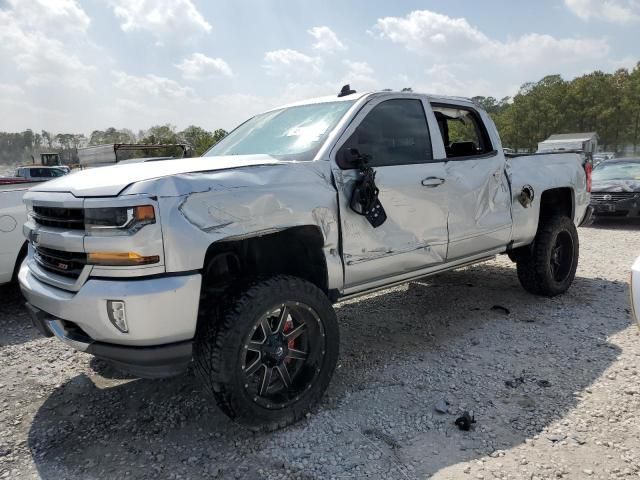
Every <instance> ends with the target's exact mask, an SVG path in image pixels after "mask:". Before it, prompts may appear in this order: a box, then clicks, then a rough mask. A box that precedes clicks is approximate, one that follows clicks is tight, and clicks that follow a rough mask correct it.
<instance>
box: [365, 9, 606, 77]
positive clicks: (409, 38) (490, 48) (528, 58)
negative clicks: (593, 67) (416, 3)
mask: <svg viewBox="0 0 640 480" xmlns="http://www.w3.org/2000/svg"><path fill="white" fill-rule="evenodd" d="M375 30H376V31H377V32H378V34H379V35H380V37H381V38H385V39H388V40H390V41H392V42H394V43H398V44H401V45H404V46H405V48H407V49H408V50H410V51H413V52H415V53H417V54H419V55H425V56H431V57H434V58H436V59H441V60H446V59H450V58H456V59H460V58H461V57H464V58H465V59H471V60H478V59H485V60H491V61H492V62H501V63H504V64H514V63H517V64H520V65H525V64H538V63H539V62H540V61H545V62H547V64H548V65H549V64H554V63H555V64H560V65H562V64H565V63H567V62H570V63H576V62H579V61H583V60H585V59H590V60H592V59H600V58H603V57H605V56H606V55H607V54H608V53H609V45H608V43H607V42H606V40H603V39H574V38H560V39H558V38H555V37H553V36H551V35H542V34H537V33H530V34H526V35H523V36H521V37H519V38H516V39H511V40H508V41H506V42H502V41H499V40H496V39H492V38H490V37H488V36H487V35H486V34H484V33H483V32H482V31H480V30H479V29H478V28H476V27H474V26H473V25H471V24H470V23H469V22H468V21H467V20H466V19H465V18H452V17H449V16H447V15H442V14H439V13H435V12H432V11H429V10H417V11H414V12H411V13H410V14H409V15H407V16H406V17H386V18H381V19H378V22H377V24H376V26H375Z"/></svg>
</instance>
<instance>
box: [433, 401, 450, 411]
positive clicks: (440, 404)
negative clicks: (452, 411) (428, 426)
mask: <svg viewBox="0 0 640 480" xmlns="http://www.w3.org/2000/svg"><path fill="white" fill-rule="evenodd" d="M433 408H434V409H435V410H436V412H438V413H447V412H448V411H449V402H447V401H446V400H445V399H444V398H441V399H440V400H438V401H437V402H436V404H435V405H434V407H433Z"/></svg>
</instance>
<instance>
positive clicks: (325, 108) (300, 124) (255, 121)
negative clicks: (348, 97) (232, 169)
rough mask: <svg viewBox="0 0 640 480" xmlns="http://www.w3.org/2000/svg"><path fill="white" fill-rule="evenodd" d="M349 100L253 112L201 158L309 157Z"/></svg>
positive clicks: (348, 104)
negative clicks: (260, 155) (258, 112)
mask: <svg viewBox="0 0 640 480" xmlns="http://www.w3.org/2000/svg"><path fill="white" fill-rule="evenodd" d="M351 105H353V101H342V102H331V103H316V104H312V105H300V106H298V107H289V108H281V109H279V110H273V111H271V112H267V113H263V114H260V115H256V116H255V117H253V118H252V119H250V120H248V121H246V122H245V123H243V124H242V125H240V126H239V127H238V128H236V129H235V130H234V131H232V132H231V133H230V134H229V135H227V136H226V137H224V138H223V139H222V140H220V142H218V143H217V144H216V145H214V146H213V147H212V148H211V149H210V150H209V151H208V152H206V153H205V154H204V156H205V157H218V156H222V155H253V154H266V155H272V156H274V157H279V158H285V159H286V158H290V157H292V156H295V160H313V157H314V156H315V155H316V153H318V150H319V149H320V147H321V146H322V144H323V142H324V140H325V139H326V138H327V135H328V134H329V132H331V130H332V129H333V127H335V126H336V124H337V123H338V121H339V120H340V118H342V116H343V115H344V114H345V112H346V111H347V110H348V109H349V107H351Z"/></svg>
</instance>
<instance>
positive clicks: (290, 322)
mask: <svg viewBox="0 0 640 480" xmlns="http://www.w3.org/2000/svg"><path fill="white" fill-rule="evenodd" d="M291 330H293V320H291V317H289V318H288V319H287V323H285V324H284V328H283V329H282V331H283V332H284V333H285V334H286V333H288V332H290V331H291ZM287 347H289V348H294V349H295V348H296V341H295V339H293V338H292V339H291V340H289V341H288V342H287ZM291 360H293V359H292V358H287V359H286V360H285V363H291Z"/></svg>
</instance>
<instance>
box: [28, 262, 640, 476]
mask: <svg viewBox="0 0 640 480" xmlns="http://www.w3.org/2000/svg"><path fill="white" fill-rule="evenodd" d="M603 294H606V295H607V296H608V298H610V299H612V301H614V302H615V303H616V305H619V307H617V308H616V309H614V310H612V308H611V304H612V303H611V302H608V303H607V305H605V306H601V305H600V302H599V301H598V299H599V298H601V296H602V295H603ZM626 298H627V297H626V285H625V284H624V283H622V282H612V281H608V280H603V279H595V278H581V277H578V278H577V279H576V282H575V284H574V286H573V287H572V289H571V290H570V292H568V293H567V294H566V295H563V296H561V297H556V298H553V299H547V298H538V297H534V296H531V295H529V294H527V293H525V292H523V291H522V290H521V289H520V287H519V285H518V281H517V278H516V276H515V270H514V269H513V268H510V267H508V266H506V265H505V264H500V263H494V262H492V263H489V264H484V265H479V266H475V267H470V268H467V269H465V270H462V271H457V272H450V273H446V274H442V275H440V276H438V277H435V278H430V279H425V280H424V281H418V282H413V283H412V284H409V286H408V287H407V286H405V287H397V288H395V289H391V290H388V291H385V292H384V293H379V294H372V295H369V296H367V297H363V298H361V299H358V300H352V301H349V302H345V303H342V304H340V305H338V306H337V312H338V317H339V321H340V323H341V335H342V338H341V359H340V362H339V366H338V369H337V370H336V373H335V376H334V379H333V381H332V384H331V386H330V388H329V390H328V392H327V394H326V395H325V397H324V399H323V400H322V402H321V403H320V405H318V406H317V407H316V408H315V409H314V411H313V413H312V415H311V416H310V417H309V418H307V419H304V420H302V421H301V422H299V423H298V424H296V425H294V426H291V427H289V428H286V429H283V430H280V431H277V432H274V433H270V434H255V433H251V432H249V431H246V430H244V429H243V428H241V427H239V426H237V425H236V424H234V423H232V422H231V421H229V420H228V419H227V418H226V417H225V416H223V415H222V414H221V413H220V412H219V411H218V410H217V408H216V406H215V404H214V402H213V401H211V399H210V398H209V397H208V396H206V395H205V394H204V393H203V392H202V391H201V389H200V386H199V385H198V383H197V382H196V381H195V379H194V378H193V375H192V374H187V375H184V376H181V377H176V378H173V379H166V380H156V381H148V380H127V379H119V378H117V376H116V379H115V380H114V379H109V378H105V377H103V376H101V375H95V376H91V377H89V376H85V375H80V376H76V377H74V378H72V379H71V380H69V381H67V382H66V383H64V384H62V385H61V386H60V387H59V388H57V389H56V390H55V391H54V392H53V393H51V394H50V395H49V397H48V398H47V399H46V400H45V401H44V403H43V404H42V406H41V407H40V408H39V410H38V411H37V412H36V414H35V417H34V419H33V422H32V425H31V428H30V431H29V436H28V446H29V448H30V450H31V454H32V458H33V460H34V462H35V464H36V467H37V469H38V473H39V474H40V476H41V477H42V478H45V479H48V478H51V479H53V478H62V477H64V478H84V477H86V476H87V475H90V476H92V477H98V478H102V477H108V478H112V477H113V478H121V477H124V476H125V475H127V476H128V477H129V478H149V477H156V478H170V477H171V478H177V477H176V475H179V476H182V477H185V478H201V477H206V476H209V477H212V478H227V477H232V478H233V477H235V478H247V479H253V478H263V477H264V476H266V475H267V473H268V474H269V476H272V475H273V476H277V475H278V474H282V475H284V476H285V477H287V478H288V477H289V476H295V477H299V478H328V477H330V476H331V475H333V474H336V473H340V474H341V475H352V476H353V477H362V476H365V475H366V473H367V472H370V475H371V476H372V477H373V478H381V477H383V478H411V479H413V478H424V476H425V475H428V474H433V473H435V472H436V471H438V470H440V469H442V468H445V467H448V466H452V465H455V464H457V463H459V462H462V461H468V460H472V459H475V458H478V457H481V456H483V455H486V454H489V453H491V452H492V451H494V450H496V449H508V448H511V447H514V446H517V445H519V444H521V443H523V442H524V441H525V439H526V438H531V437H532V436H533V435H536V434H538V433H540V432H542V431H543V429H544V428H545V427H547V426H549V425H550V424H552V423H553V422H554V421H555V420H557V419H559V418H561V417H563V416H564V415H565V414H566V413H567V412H568V411H569V410H571V409H572V408H574V407H575V406H576V404H577V402H578V400H579V398H578V394H586V393H585V389H587V388H588V387H589V386H590V385H591V384H592V383H593V382H595V381H596V380H597V379H598V378H599V377H600V376H601V375H602V374H603V372H604V371H605V370H606V369H607V368H608V367H609V366H610V365H611V364H612V363H613V362H614V361H615V360H616V357H617V356H618V355H619V353H620V349H619V348H618V347H617V346H615V345H612V344H610V343H608V342H607V340H606V339H607V338H608V337H609V336H611V335H613V334H615V333H616V332H618V331H621V330H623V329H625V328H627V327H628V326H629V325H630V323H631V320H630V318H629V315H628V313H627V312H626V310H625V308H626ZM509 380H510V381H511V382H512V385H514V386H513V387H510V386H507V385H506V384H505V381H509ZM576 392H577V393H576ZM440 400H446V401H447V402H448V403H449V407H448V408H449V412H448V413H444V414H442V413H437V412H435V411H434V405H435V404H436V402H438V401H440ZM459 408H464V409H467V410H472V411H473V412H474V414H475V417H476V420H477V422H478V423H477V424H476V425H475V428H474V429H472V430H471V431H469V432H463V431H459V430H458V429H457V428H456V427H455V425H454V419H455V418H456V416H457V415H456V413H457V411H458V409H459ZM343 452H344V453H343Z"/></svg>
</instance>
